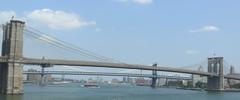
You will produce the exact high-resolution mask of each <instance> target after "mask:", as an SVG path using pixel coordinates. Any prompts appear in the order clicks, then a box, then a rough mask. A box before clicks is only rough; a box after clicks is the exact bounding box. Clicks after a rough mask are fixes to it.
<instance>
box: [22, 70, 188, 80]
mask: <svg viewBox="0 0 240 100" xmlns="http://www.w3.org/2000/svg"><path fill="white" fill-rule="evenodd" d="M23 74H42V72H41V71H35V72H33V71H32V72H30V71H24V72H23ZM44 74H46V75H47V74H51V75H93V76H126V77H148V78H153V77H156V78H168V79H182V80H191V79H192V78H191V77H181V76H169V75H151V74H132V73H108V72H83V71H44Z"/></svg>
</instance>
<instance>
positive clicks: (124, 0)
mask: <svg viewBox="0 0 240 100" xmlns="http://www.w3.org/2000/svg"><path fill="white" fill-rule="evenodd" d="M117 1H119V2H122V3H135V4H140V5H146V4H151V3H153V0H117Z"/></svg>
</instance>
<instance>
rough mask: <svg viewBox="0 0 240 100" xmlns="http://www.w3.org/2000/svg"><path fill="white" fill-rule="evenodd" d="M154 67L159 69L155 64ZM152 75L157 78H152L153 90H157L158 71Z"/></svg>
mask: <svg viewBox="0 0 240 100" xmlns="http://www.w3.org/2000/svg"><path fill="white" fill-rule="evenodd" d="M152 66H155V67H157V64H153V65H152ZM152 75H153V76H155V77H152V83H151V87H152V88H156V87H157V79H158V78H157V71H156V70H153V71H152Z"/></svg>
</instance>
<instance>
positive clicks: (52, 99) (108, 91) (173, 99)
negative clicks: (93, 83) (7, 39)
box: [0, 84, 240, 100]
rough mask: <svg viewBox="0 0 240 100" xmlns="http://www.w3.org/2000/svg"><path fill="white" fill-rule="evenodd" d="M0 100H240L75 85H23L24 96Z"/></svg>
mask: <svg viewBox="0 0 240 100" xmlns="http://www.w3.org/2000/svg"><path fill="white" fill-rule="evenodd" d="M0 100H240V92H223V93H219V92H206V91H191V90H179V89H170V88H158V89H152V88H150V87H140V86H101V88H84V87H81V86H80V85H79V84H66V85H54V86H53V85H52V86H46V87H40V86H36V85H32V84H25V85H24V95H22V96H17V95H15V96H10V95H8V96H6V95H0Z"/></svg>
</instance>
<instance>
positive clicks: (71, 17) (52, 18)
mask: <svg viewBox="0 0 240 100" xmlns="http://www.w3.org/2000/svg"><path fill="white" fill-rule="evenodd" d="M26 17H27V19H28V20H30V21H31V22H33V23H40V24H43V25H47V26H48V27H49V28H52V29H73V28H80V27H84V26H92V25H96V22H95V21H84V20H82V19H81V18H80V17H79V16H78V15H77V14H75V13H69V12H65V11H61V10H56V11H54V10H51V9H40V10H34V11H32V12H29V13H27V14H26Z"/></svg>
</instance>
